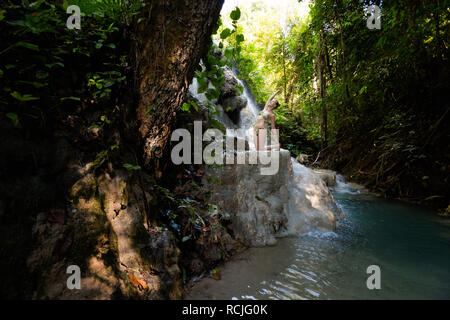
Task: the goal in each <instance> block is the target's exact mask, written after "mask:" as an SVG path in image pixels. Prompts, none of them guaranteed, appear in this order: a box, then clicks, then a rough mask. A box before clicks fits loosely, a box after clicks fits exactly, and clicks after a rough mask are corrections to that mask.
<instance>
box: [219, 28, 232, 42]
mask: <svg viewBox="0 0 450 320" xmlns="http://www.w3.org/2000/svg"><path fill="white" fill-rule="evenodd" d="M230 35H231V30H230V29H228V28H226V29H224V30H222V32H221V33H220V39H222V40H223V39H226V38H228V37H229V36H230Z"/></svg>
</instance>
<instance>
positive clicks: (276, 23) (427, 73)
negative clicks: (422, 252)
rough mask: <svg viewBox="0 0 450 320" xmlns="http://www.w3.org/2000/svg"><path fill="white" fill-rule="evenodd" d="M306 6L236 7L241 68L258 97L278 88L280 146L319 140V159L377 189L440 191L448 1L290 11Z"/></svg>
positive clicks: (317, 4)
mask: <svg viewBox="0 0 450 320" xmlns="http://www.w3.org/2000/svg"><path fill="white" fill-rule="evenodd" d="M307 4H308V1H300V2H299V3H297V4H294V3H293V4H291V5H292V6H291V7H290V9H289V10H287V11H286V10H285V12H284V15H283V8H279V7H277V6H276V5H273V6H270V5H267V4H266V3H265V2H262V1H253V2H251V3H250V4H249V5H247V6H244V7H242V8H241V10H242V12H243V14H242V16H243V18H242V19H241V20H242V21H241V22H240V26H239V28H242V31H243V33H244V35H245V38H246V41H245V42H244V43H243V44H241V46H242V50H241V57H240V58H239V60H238V61H237V62H238V65H239V68H240V70H241V72H242V73H241V76H242V77H243V78H244V79H245V80H247V82H248V84H249V85H250V87H251V88H252V90H253V92H254V94H255V96H256V97H257V99H258V101H259V102H260V103H263V102H264V101H265V99H267V97H268V96H269V95H270V93H271V92H273V91H275V90H276V89H277V88H282V89H283V97H282V98H283V106H282V107H281V108H280V110H279V111H278V113H277V114H278V119H277V123H278V124H279V125H280V128H281V131H282V133H281V142H282V144H283V145H284V146H285V147H287V148H289V149H290V150H291V151H292V152H293V153H294V154H298V153H300V152H303V153H311V152H312V151H314V147H313V148H311V147H310V144H307V143H305V140H304V139H302V137H304V136H306V137H307V138H308V139H309V140H310V141H311V140H312V141H315V142H316V144H315V145H316V146H317V147H319V142H320V141H321V142H322V143H321V155H322V158H323V160H322V163H323V164H324V165H328V166H331V167H333V168H336V169H338V170H342V171H344V172H346V173H348V174H350V175H353V176H354V177H355V178H359V179H360V180H361V181H364V182H366V183H368V184H369V185H371V186H372V187H375V188H376V189H377V190H379V191H381V192H383V193H387V194H390V195H395V196H401V197H405V198H411V199H424V198H428V199H430V200H436V199H440V200H443V199H445V198H447V197H448V194H446V191H443V190H444V189H445V185H448V180H447V179H448V175H449V167H448V143H447V142H448V138H449V136H448V134H449V133H448V125H446V123H447V124H448V102H447V101H446V97H447V92H448V89H449V88H448V85H449V83H450V82H449V77H448V75H449V70H448V40H449V39H448V37H449V34H450V32H449V20H450V19H449V18H450V17H449V15H450V10H449V1H432V2H429V1H419V0H416V1H407V0H404V1H382V2H381V1H359V0H317V1H310V2H309V4H310V5H309V7H310V11H309V15H307V16H306V15H304V14H303V15H302V14H301V13H296V7H295V5H297V6H298V8H301V7H302V6H305V5H307ZM370 5H378V6H379V7H380V9H381V14H382V16H381V29H380V30H378V29H369V28H368V27H367V19H368V18H369V16H370V14H369V13H368V11H367V9H368V7H369V6H370ZM286 12H290V13H291V14H286ZM280 17H281V18H280ZM280 20H281V23H280ZM286 132H288V133H289V135H290V136H294V138H293V139H292V138H290V137H286ZM315 151H319V150H318V149H316V150H315ZM444 202H445V200H444Z"/></svg>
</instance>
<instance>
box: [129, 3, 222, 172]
mask: <svg viewBox="0 0 450 320" xmlns="http://www.w3.org/2000/svg"><path fill="white" fill-rule="evenodd" d="M146 3H147V6H146V7H145V9H144V10H143V12H142V13H141V16H140V18H141V19H140V20H141V22H140V23H139V24H138V26H137V28H136V31H137V33H136V35H137V36H136V38H137V39H136V40H137V46H136V70H137V81H138V84H137V85H138V93H139V103H138V108H137V120H138V124H139V134H140V138H141V139H142V140H141V143H142V148H143V158H144V161H145V165H149V164H151V163H152V161H154V160H156V167H158V163H157V161H158V159H159V158H161V157H162V154H163V150H164V147H165V145H166V142H167V141H168V140H169V137H170V133H171V131H172V128H171V127H172V123H173V120H174V118H175V116H176V113H177V111H178V110H179V108H180V107H181V105H182V103H183V101H184V99H185V96H186V93H187V90H188V87H189V83H190V82H191V80H192V78H193V75H194V71H195V69H196V67H197V66H198V64H199V61H200V59H201V57H202V56H203V55H204V53H205V50H206V49H207V44H208V42H209V41H210V37H211V33H212V30H213V28H214V27H215V25H216V23H217V20H218V18H219V14H220V10H221V8H222V5H223V0H195V1H194V0H192V1H188V0H172V1H166V0H152V1H150V0H147V1H146Z"/></svg>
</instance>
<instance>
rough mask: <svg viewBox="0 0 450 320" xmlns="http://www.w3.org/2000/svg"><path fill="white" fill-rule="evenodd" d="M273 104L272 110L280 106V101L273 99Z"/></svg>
mask: <svg viewBox="0 0 450 320" xmlns="http://www.w3.org/2000/svg"><path fill="white" fill-rule="evenodd" d="M271 105H272V110H275V109H276V108H278V107H279V106H280V103H279V102H278V100H272V101H271Z"/></svg>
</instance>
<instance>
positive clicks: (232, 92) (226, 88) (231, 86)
mask: <svg viewBox="0 0 450 320" xmlns="http://www.w3.org/2000/svg"><path fill="white" fill-rule="evenodd" d="M223 76H224V80H225V81H224V83H223V84H222V85H221V86H220V92H221V93H220V97H219V101H223V100H224V99H226V98H229V97H234V96H239V95H240V92H239V90H238V89H236V86H237V85H238V81H237V80H236V78H235V77H234V75H233V72H232V71H231V69H230V68H228V67H225V68H224V69H223Z"/></svg>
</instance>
